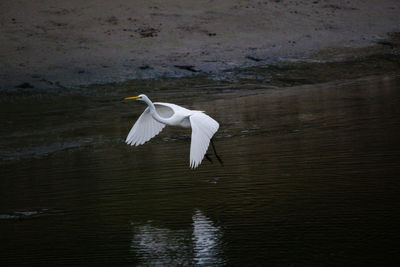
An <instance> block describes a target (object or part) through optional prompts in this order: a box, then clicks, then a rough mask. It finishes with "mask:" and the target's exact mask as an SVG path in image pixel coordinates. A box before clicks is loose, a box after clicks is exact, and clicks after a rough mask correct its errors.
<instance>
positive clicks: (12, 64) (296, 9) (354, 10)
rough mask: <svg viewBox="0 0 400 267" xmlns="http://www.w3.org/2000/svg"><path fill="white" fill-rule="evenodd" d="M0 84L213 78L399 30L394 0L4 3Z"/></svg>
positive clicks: (64, 84) (58, 84)
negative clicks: (210, 75) (200, 75)
mask: <svg viewBox="0 0 400 267" xmlns="http://www.w3.org/2000/svg"><path fill="white" fill-rule="evenodd" d="M0 10H1V11H0V12H1V16H0V24H1V28H0V31H1V32H0V48H1V54H0V66H1V72H0V87H1V89H4V88H14V87H16V86H20V85H24V84H25V86H34V87H36V88H42V87H43V88H44V87H71V86H79V85H87V84H92V83H105V82H111V81H123V80H127V79H136V78H139V79H140V78H152V77H162V76H178V77H179V76H185V75H191V74H197V73H202V72H205V73H218V72H219V71H221V70H224V69H230V68H235V67H248V66H253V65H263V64H267V63H268V62H271V61H274V60H279V59H281V58H307V57H309V56H310V55H312V54H315V53H316V52H318V51H320V50H322V49H327V48H343V47H365V46H368V45H371V44H372V43H374V42H376V41H378V40H382V39H384V38H386V37H387V33H389V32H396V31H400V19H399V15H398V14H399V12H400V2H399V1H397V0H385V1H378V0H369V1H362V0H355V1H340V0H338V1H329V0H326V1H296V0H293V1H284V0H283V1H271V0H269V1H239V0H235V1H194V0H190V1H122V0H119V1H92V0H90V1H48V0H45V1H9V0H4V1H1V3H0Z"/></svg>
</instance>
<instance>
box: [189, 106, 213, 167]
mask: <svg viewBox="0 0 400 267" xmlns="http://www.w3.org/2000/svg"><path fill="white" fill-rule="evenodd" d="M189 119H190V124H191V126H192V141H191V145H190V167H191V168H193V169H194V168H196V167H197V166H198V165H199V164H200V163H201V161H202V160H203V158H204V155H205V154H206V152H207V149H208V145H209V144H210V139H211V138H212V137H213V135H214V134H215V133H216V132H217V131H218V128H219V124H218V122H216V121H215V120H214V119H213V118H211V117H210V116H208V115H206V114H204V113H203V112H195V113H194V114H193V115H191V116H190V117H189Z"/></svg>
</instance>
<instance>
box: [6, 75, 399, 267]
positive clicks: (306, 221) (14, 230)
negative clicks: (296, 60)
mask: <svg viewBox="0 0 400 267" xmlns="http://www.w3.org/2000/svg"><path fill="white" fill-rule="evenodd" d="M198 86H199V87H200V88H201V89H202V90H201V93H198V91H197V89H194V90H192V91H191V90H189V89H188V87H190V86H188V85H181V87H178V88H176V89H175V90H173V91H172V90H166V89H168V88H164V89H162V90H156V89H152V88H151V87H150V86H148V87H145V88H144V89H143V90H142V91H138V89H137V88H136V87H134V86H131V87H127V88H117V89H115V88H111V89H95V88H94V89H93V88H92V89H90V90H86V91H85V90H82V91H75V92H73V93H66V92H53V93H49V92H34V93H32V92H26V93H16V94H12V93H8V94H7V95H3V96H2V103H1V106H0V109H1V110H0V111H1V117H0V119H1V121H2V125H3V127H2V128H1V129H0V156H1V161H0V171H1V179H0V181H1V186H0V226H1V227H0V237H1V243H0V244H1V245H0V251H1V252H0V263H1V264H2V265H4V266H9V265H19V266H20V265H96V264H100V265H139V266H173V265H175V266H176V265H177V266H182V265H184V266H185V265H200V266H222V265H226V266H245V265H246V266H257V265H258V266H261V265H262V266H266V265H270V266H271V265H272V266H331V265H332V266H363V265H369V266H371V265H372V266H383V265H396V264H395V263H396V262H397V263H398V260H399V256H398V255H399V254H398V249H397V243H398V238H399V237H400V235H399V233H400V231H399V230H400V229H399V226H398V225H399V224H400V220H399V218H398V215H397V214H398V211H399V208H400V194H399V193H400V187H399V184H400V182H399V170H400V164H399V163H400V160H399V159H400V157H399V148H400V146H399V145H400V141H399V136H400V120H399V117H400V78H399V76H396V75H387V76H385V75H383V76H373V77H368V78H363V79H357V80H348V81H345V82H331V83H325V84H321V85H312V86H311V85H310V86H299V87H291V88H285V89H262V90H260V89H259V88H258V87H257V86H258V85H257V84H256V85H252V84H244V83H243V84H232V85H229V84H228V85H226V84H225V85H223V86H222V85H218V86H220V87H219V88H216V89H212V88H213V85H212V84H211V85H210V84H205V85H203V87H202V85H201V84H200V85H198ZM215 86H216V87H218V86H217V85H215ZM167 87H168V86H167ZM241 89H243V90H241ZM142 92H145V93H148V95H149V96H150V97H151V98H152V99H153V100H154V101H165V102H173V103H177V104H181V105H185V106H186V107H188V108H196V109H200V110H206V111H207V113H208V114H209V115H211V116H212V117H214V118H215V119H216V120H218V121H219V122H220V123H221V128H220V131H219V132H218V133H217V135H216V138H215V144H216V148H217V150H218V152H219V154H220V155H221V156H222V158H223V160H224V163H225V166H224V167H221V166H220V165H219V164H217V161H216V160H214V161H215V162H214V164H211V163H209V162H207V161H204V162H203V163H202V165H201V166H200V167H199V168H198V169H197V170H195V171H192V170H190V169H189V146H190V145H189V142H190V131H189V130H185V129H182V130H181V129H173V128H172V129H171V128H169V129H165V130H164V131H163V132H162V133H161V134H160V135H159V136H158V137H156V138H155V139H153V140H152V141H151V142H150V143H147V144H145V145H143V146H140V147H137V148H131V147H129V146H127V145H125V144H124V142H123V140H124V138H125V136H126V135H127V133H128V131H129V129H130V127H131V124H132V123H133V122H134V121H135V118H137V117H138V116H139V115H140V113H141V112H142V111H143V110H144V108H145V106H144V105H143V104H142V103H138V102H129V103H123V102H120V100H121V99H122V98H123V97H125V96H130V95H135V94H137V93H142ZM167 92H168V93H167ZM4 125H5V127H4Z"/></svg>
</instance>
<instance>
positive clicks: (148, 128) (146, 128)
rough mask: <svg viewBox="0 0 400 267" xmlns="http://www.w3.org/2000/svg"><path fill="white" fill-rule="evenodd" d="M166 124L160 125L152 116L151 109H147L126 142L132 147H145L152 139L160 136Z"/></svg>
mask: <svg viewBox="0 0 400 267" xmlns="http://www.w3.org/2000/svg"><path fill="white" fill-rule="evenodd" d="M164 127H165V124H163V123H159V122H158V121H156V120H155V119H153V117H152V116H151V114H150V110H149V108H146V109H145V110H144V112H143V113H142V115H140V117H139V119H138V120H137V121H136V123H135V124H134V125H133V127H132V129H131V130H130V132H129V134H128V136H127V137H126V140H125V142H126V143H127V144H129V145H131V146H138V145H143V144H144V143H146V142H147V141H149V140H150V139H151V138H153V137H154V136H156V135H157V134H159V133H160V132H161V131H162V129H163V128H164Z"/></svg>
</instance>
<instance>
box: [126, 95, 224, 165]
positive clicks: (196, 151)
mask: <svg viewBox="0 0 400 267" xmlns="http://www.w3.org/2000/svg"><path fill="white" fill-rule="evenodd" d="M126 99H138V100H141V101H144V102H146V103H147V104H148V105H149V107H147V108H146V109H145V110H144V112H143V113H142V115H140V117H139V119H138V120H137V121H136V123H135V124H134V125H133V127H132V129H131V130H130V132H129V134H128V137H127V138H126V141H125V142H126V143H127V144H130V145H132V146H134V145H135V146H138V145H142V144H144V143H145V142H147V141H149V140H150V139H151V138H153V137H154V136H156V135H157V134H158V133H159V132H161V131H162V129H163V128H164V127H165V125H172V126H181V127H185V128H188V127H191V128H192V140H191V145H190V167H191V168H193V169H194V168H197V166H199V164H200V163H201V161H202V160H203V158H204V155H205V154H206V152H207V149H208V146H209V144H210V139H211V138H212V137H213V135H214V134H215V133H216V132H217V131H218V128H219V124H218V122H216V121H215V120H214V119H213V118H211V117H210V116H208V115H206V114H204V113H203V111H198V110H189V109H186V108H183V107H181V106H178V105H175V104H170V103H160V102H156V103H152V102H151V101H150V99H149V98H148V97H147V96H146V95H140V96H138V97H131V98H126Z"/></svg>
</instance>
